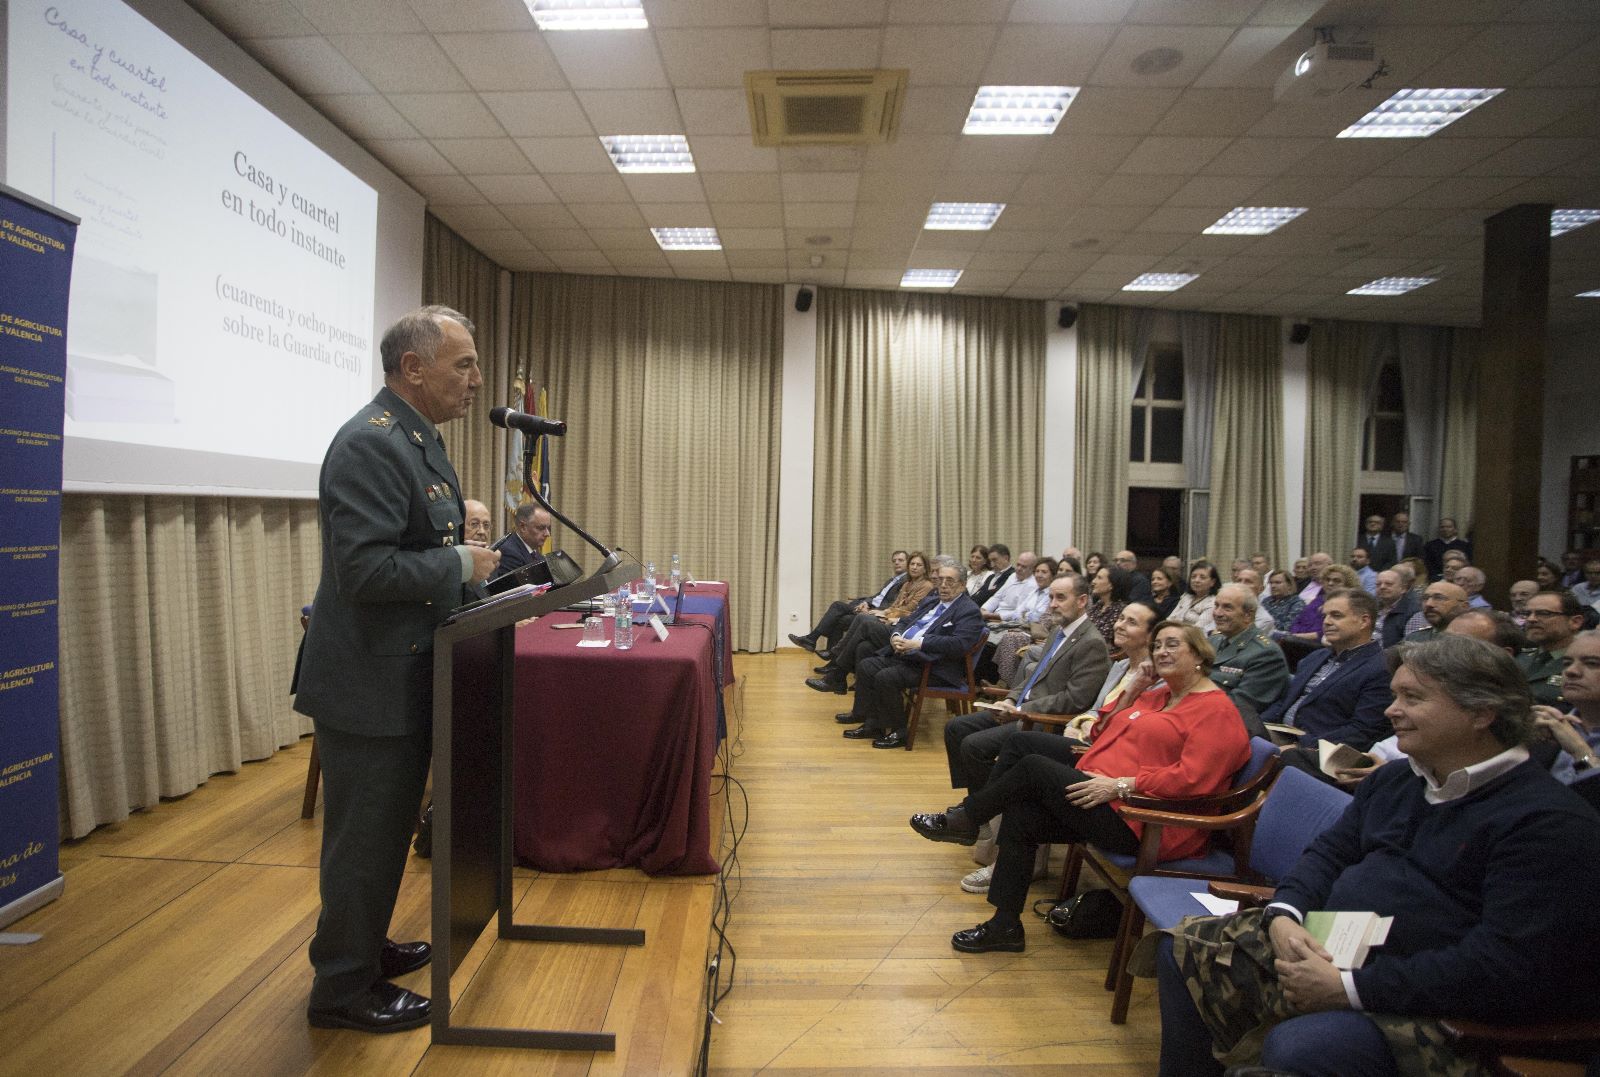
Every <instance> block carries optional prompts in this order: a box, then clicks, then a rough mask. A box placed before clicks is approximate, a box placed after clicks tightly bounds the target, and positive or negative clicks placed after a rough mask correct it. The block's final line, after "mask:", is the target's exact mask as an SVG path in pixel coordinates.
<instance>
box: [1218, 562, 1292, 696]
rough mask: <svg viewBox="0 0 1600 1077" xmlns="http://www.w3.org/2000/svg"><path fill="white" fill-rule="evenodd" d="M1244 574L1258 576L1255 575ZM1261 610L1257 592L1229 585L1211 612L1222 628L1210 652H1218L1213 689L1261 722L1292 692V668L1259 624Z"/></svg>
mask: <svg viewBox="0 0 1600 1077" xmlns="http://www.w3.org/2000/svg"><path fill="white" fill-rule="evenodd" d="M1242 573H1248V574H1249V575H1251V576H1253V575H1255V570H1254V569H1244V570H1242ZM1256 608H1257V607H1256V593H1255V588H1254V587H1253V586H1252V585H1251V584H1249V583H1246V582H1244V581H1240V582H1239V583H1228V584H1224V585H1223V586H1222V588H1221V590H1219V591H1218V592H1217V598H1216V601H1215V602H1214V603H1213V604H1212V607H1211V615H1212V618H1213V619H1214V620H1215V622H1216V625H1217V630H1216V632H1214V633H1212V635H1211V646H1213V647H1215V648H1216V650H1217V657H1216V659H1215V660H1214V661H1213V662H1212V664H1211V683H1212V684H1215V685H1216V686H1217V687H1218V688H1220V689H1222V690H1223V691H1224V692H1226V693H1228V698H1229V699H1231V700H1233V702H1234V704H1235V705H1238V704H1239V703H1245V704H1248V705H1249V707H1250V710H1251V713H1252V714H1254V715H1257V716H1259V715H1260V714H1261V712H1262V711H1264V710H1266V709H1267V708H1268V707H1270V706H1271V705H1272V704H1273V703H1275V702H1276V701H1277V699H1278V697H1279V696H1281V695H1283V690H1284V689H1285V688H1287V687H1288V686H1289V663H1288V661H1287V660H1286V659H1285V658H1284V657H1283V649H1282V648H1281V647H1279V646H1278V645H1277V644H1276V643H1273V642H1272V637H1271V636H1268V635H1265V634H1264V633H1263V632H1262V631H1261V627H1260V626H1259V625H1258V624H1256V619H1255V617H1256ZM1247 724H1248V723H1247Z"/></svg>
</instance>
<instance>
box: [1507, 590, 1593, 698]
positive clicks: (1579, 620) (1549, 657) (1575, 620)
mask: <svg viewBox="0 0 1600 1077" xmlns="http://www.w3.org/2000/svg"><path fill="white" fill-rule="evenodd" d="M1582 630H1583V606H1582V605H1581V604H1580V603H1579V602H1578V600H1577V599H1576V598H1574V597H1573V596H1572V592H1570V591H1540V592H1539V593H1538V594H1536V595H1534V596H1533V597H1532V598H1530V599H1528V623H1527V624H1526V625H1524V626H1523V631H1525V632H1526V633H1527V634H1528V642H1529V643H1531V644H1533V646H1532V647H1530V648H1528V649H1527V650H1526V651H1523V652H1522V653H1521V654H1520V655H1518V656H1517V667H1518V668H1519V669H1521V670H1522V673H1523V676H1525V677H1527V678H1528V691H1530V692H1532V693H1533V701H1534V702H1535V703H1543V704H1544V705H1545V706H1547V707H1561V708H1564V706H1565V701H1564V700H1563V699H1562V698H1561V676H1562V672H1563V671H1564V670H1565V668H1566V665H1565V663H1564V662H1563V661H1562V659H1563V658H1565V657H1566V653H1567V644H1569V643H1571V642H1572V637H1573V636H1575V635H1577V634H1578V633H1579V632H1581V631H1582Z"/></svg>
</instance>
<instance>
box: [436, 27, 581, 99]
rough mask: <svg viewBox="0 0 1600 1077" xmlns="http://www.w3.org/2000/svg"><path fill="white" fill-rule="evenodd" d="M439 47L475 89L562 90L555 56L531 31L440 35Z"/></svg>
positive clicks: (559, 71) (563, 83)
mask: <svg viewBox="0 0 1600 1077" xmlns="http://www.w3.org/2000/svg"><path fill="white" fill-rule="evenodd" d="M435 40H437V41H438V42H439V47H440V48H442V49H443V50H444V51H445V54H446V55H447V56H449V57H450V59H451V60H452V61H453V62H454V63H455V65H456V67H457V68H459V69H460V70H461V73H462V74H463V75H464V76H465V77H466V79H467V81H468V82H470V83H471V84H472V88H473V89H475V90H491V91H492V90H564V89H566V88H567V82H566V79H565V78H564V77H563V75H562V72H561V68H560V66H559V65H557V63H556V59H555V56H554V55H552V54H551V52H550V49H549V48H548V47H547V45H546V44H545V39H544V35H543V34H540V33H538V32H535V31H531V30H530V31H515V32H509V33H507V32H502V33H494V34H440V35H438V37H437V38H435Z"/></svg>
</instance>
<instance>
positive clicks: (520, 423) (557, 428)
mask: <svg viewBox="0 0 1600 1077" xmlns="http://www.w3.org/2000/svg"><path fill="white" fill-rule="evenodd" d="M489 421H490V422H491V423H494V425H496V426H499V427H503V428H504V429H506V430H521V431H522V432H523V433H524V434H530V435H533V436H534V437H537V436H539V435H540V434H546V435H549V436H550V437H561V436H562V435H563V434H565V433H566V432H567V424H566V423H565V422H563V421H562V420H560V419H545V418H542V417H540V416H538V415H529V414H528V413H527V412H524V411H512V410H511V409H510V408H490V409H489Z"/></svg>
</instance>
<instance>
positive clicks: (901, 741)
mask: <svg viewBox="0 0 1600 1077" xmlns="http://www.w3.org/2000/svg"><path fill="white" fill-rule="evenodd" d="M872 746H873V747H874V748H904V747H905V746H906V731H905V730H904V729H891V730H890V731H889V732H887V733H885V734H884V735H883V736H881V737H879V738H878V739H877V740H875V741H873V742H872Z"/></svg>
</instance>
